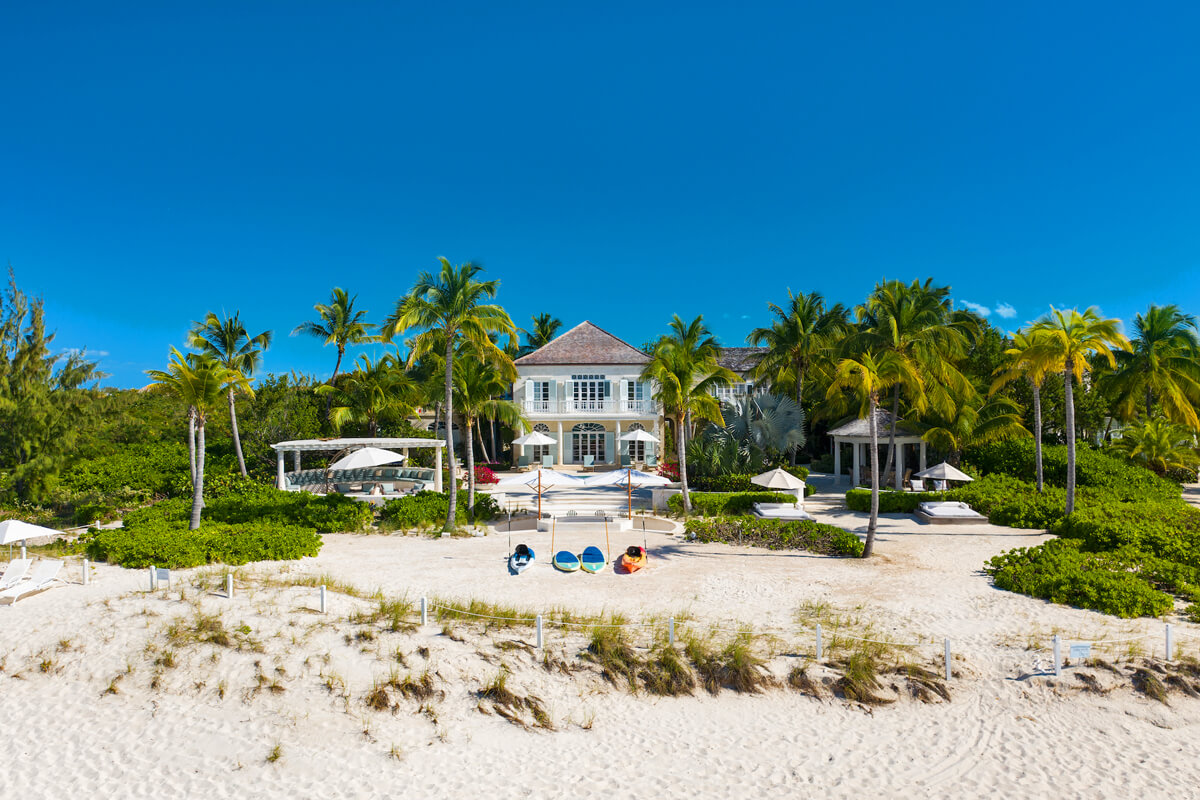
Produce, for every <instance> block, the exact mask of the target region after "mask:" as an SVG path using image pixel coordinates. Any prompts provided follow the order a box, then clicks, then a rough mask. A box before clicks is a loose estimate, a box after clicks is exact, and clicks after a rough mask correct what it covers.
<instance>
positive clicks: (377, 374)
mask: <svg viewBox="0 0 1200 800" xmlns="http://www.w3.org/2000/svg"><path fill="white" fill-rule="evenodd" d="M317 393H318V394H323V395H326V396H327V397H328V398H330V399H331V402H332V403H333V404H334V405H333V406H332V409H331V411H330V415H329V419H330V422H332V423H333V426H334V428H335V429H336V430H337V431H339V432H340V431H341V429H342V426H344V425H345V424H346V423H348V422H352V423H357V424H360V425H365V426H366V428H367V435H368V436H377V435H379V425H380V423H381V422H386V421H387V420H388V419H404V418H405V417H408V416H411V415H412V413H413V411H414V406H415V405H416V403H417V402H418V400H419V396H420V393H419V390H418V387H417V385H416V384H415V383H414V382H413V380H412V379H411V378H410V377H409V376H408V375H407V374H406V373H405V371H404V367H403V365H402V364H400V363H399V361H398V360H397V358H396V357H395V356H393V355H391V354H388V355H385V356H384V357H383V358H381V359H379V360H378V361H372V360H371V358H370V357H369V356H365V355H363V356H359V357H358V363H357V366H356V367H355V369H354V370H353V371H351V372H347V373H345V374H344V375H342V379H341V380H340V381H338V382H337V385H335V386H331V385H329V384H325V385H324V386H318V387H317Z"/></svg>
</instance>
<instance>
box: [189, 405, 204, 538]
mask: <svg viewBox="0 0 1200 800" xmlns="http://www.w3.org/2000/svg"><path fill="white" fill-rule="evenodd" d="M204 422H205V421H204V419H203V418H200V419H199V420H197V425H196V434H197V436H198V438H199V440H200V443H199V446H198V447H197V448H196V480H195V482H193V484H192V519H191V521H190V522H189V523H188V530H190V531H194V530H196V529H197V528H199V527H200V509H202V508H203V507H204Z"/></svg>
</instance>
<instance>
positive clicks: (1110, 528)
mask: <svg viewBox="0 0 1200 800" xmlns="http://www.w3.org/2000/svg"><path fill="white" fill-rule="evenodd" d="M1052 532H1053V533H1055V534H1057V535H1059V536H1061V537H1064V538H1069V539H1077V540H1079V541H1080V542H1081V544H1082V546H1083V547H1084V548H1085V549H1087V550H1095V551H1099V550H1118V549H1120V548H1127V547H1128V548H1133V549H1135V550H1139V551H1142V552H1144V553H1149V554H1151V555H1154V556H1156V557H1158V558H1161V559H1166V560H1168V561H1173V562H1176V563H1179V564H1185V565H1187V566H1190V567H1200V509H1197V508H1193V507H1191V506H1186V505H1183V504H1182V503H1180V504H1177V505H1167V504H1164V503H1112V502H1110V503H1104V504H1100V505H1088V506H1083V507H1081V508H1080V509H1079V510H1078V511H1076V512H1075V513H1074V514H1072V515H1071V516H1070V517H1066V518H1064V519H1062V520H1061V521H1060V522H1059V523H1058V524H1056V525H1055V526H1054V528H1053V531H1052Z"/></svg>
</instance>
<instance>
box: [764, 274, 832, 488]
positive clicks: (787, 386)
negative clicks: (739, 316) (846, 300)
mask: <svg viewBox="0 0 1200 800" xmlns="http://www.w3.org/2000/svg"><path fill="white" fill-rule="evenodd" d="M767 308H768V309H770V311H771V315H772V316H773V317H774V321H773V322H772V323H771V326H770V327H768V328H755V329H754V330H752V331H750V334H749V335H748V336H747V337H746V344H749V345H752V346H760V345H765V346H766V347H767V352H766V353H765V354H764V355H763V357H762V360H760V361H759V362H758V364H756V365H755V367H754V369H753V370H752V371H751V373H750V374H751V376H752V377H754V378H756V379H766V380H768V381H770V383H771V386H772V391H773V392H776V393H779V394H782V393H784V392H790V393H791V394H792V396H793V397H795V398H796V405H797V406H800V405H802V404H803V402H804V385H805V380H806V379H807V378H808V376H809V375H810V373H812V372H814V371H821V372H825V371H827V370H828V368H829V367H831V366H832V364H833V354H834V352H835V347H836V344H837V342H838V341H839V340H840V339H841V338H843V337H844V336H845V335H846V333H847V332H848V331H849V328H850V325H849V322H848V312H847V310H846V307H845V306H843V305H842V304H841V303H836V304H834V305H833V306H830V307H829V308H826V307H825V298H824V297H823V296H822V295H821V293H820V292H809V293H808V294H799V295H794V294H792V290H791V289H788V302H787V306H786V307H785V308H780V307H779V306H777V305H775V304H774V303H768V304H767ZM791 458H792V463H793V464H795V463H796V450H792V454H791Z"/></svg>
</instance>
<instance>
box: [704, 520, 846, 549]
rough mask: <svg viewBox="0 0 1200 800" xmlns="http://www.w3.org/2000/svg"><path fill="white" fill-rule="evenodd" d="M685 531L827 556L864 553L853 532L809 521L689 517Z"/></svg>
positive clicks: (724, 540)
mask: <svg viewBox="0 0 1200 800" xmlns="http://www.w3.org/2000/svg"><path fill="white" fill-rule="evenodd" d="M684 530H685V531H686V532H687V534H688V536H689V537H695V539H696V540H697V541H700V542H722V543H724V544H739V543H740V544H743V545H749V546H751V547H765V548H767V549H769V550H806V551H808V552H810V553H819V554H821V555H826V556H851V557H854V558H857V557H859V556H861V555H862V552H863V543H862V541H861V540H860V539H859V538H858V537H857V536H855V535H854V534H853V533H850V532H848V531H844V530H842V529H841V528H837V527H834V526H833V525H825V524H822V523H820V522H811V521H808V520H797V521H790V520H778V519H759V518H757V517H737V518H732V519H731V518H723V519H722V518H718V519H689V520H688V521H687V523H686V525H685V526H684Z"/></svg>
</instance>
